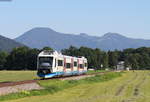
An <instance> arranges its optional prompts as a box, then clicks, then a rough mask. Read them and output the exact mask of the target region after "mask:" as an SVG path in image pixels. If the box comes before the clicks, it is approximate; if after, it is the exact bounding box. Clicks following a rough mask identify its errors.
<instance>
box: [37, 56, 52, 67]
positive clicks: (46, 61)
mask: <svg viewBox="0 0 150 102" xmlns="http://www.w3.org/2000/svg"><path fill="white" fill-rule="evenodd" d="M52 63H53V57H40V58H39V67H40V68H49V67H52Z"/></svg>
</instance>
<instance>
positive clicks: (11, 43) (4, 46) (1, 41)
mask: <svg viewBox="0 0 150 102" xmlns="http://www.w3.org/2000/svg"><path fill="white" fill-rule="evenodd" d="M21 46H25V45H23V44H20V43H18V42H16V41H15V40H12V39H9V38H6V37H4V36H1V35H0V51H8V52H9V51H11V50H12V49H13V48H15V47H21Z"/></svg>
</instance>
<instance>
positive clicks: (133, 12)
mask: <svg viewBox="0 0 150 102" xmlns="http://www.w3.org/2000/svg"><path fill="white" fill-rule="evenodd" d="M149 5H150V0H12V1H11V2H8V1H7V2H4V0H0V35H3V36H6V37H9V38H16V37H18V36H20V35H21V34H23V33H24V32H26V31H28V30H30V29H32V28H34V27H49V28H51V29H54V30H55V31H57V32H62V33H69V34H80V33H87V34H89V35H92V36H102V35H104V34H105V33H107V32H113V33H120V34H122V35H125V36H127V37H132V38H143V39H150V6H149Z"/></svg>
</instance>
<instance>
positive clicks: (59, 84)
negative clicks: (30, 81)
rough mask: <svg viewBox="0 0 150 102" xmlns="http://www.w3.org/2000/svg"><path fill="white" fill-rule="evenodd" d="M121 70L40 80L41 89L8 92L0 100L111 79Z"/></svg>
mask: <svg viewBox="0 0 150 102" xmlns="http://www.w3.org/2000/svg"><path fill="white" fill-rule="evenodd" d="M121 75H122V72H109V73H107V74H104V75H96V76H94V77H88V78H85V79H81V80H65V81H61V80H42V81H39V82H38V83H39V84H40V85H41V86H42V87H44V89H42V90H32V91H22V92H20V93H14V94H9V95H6V96H0V101H4V100H10V99H18V98H23V97H27V96H40V95H47V94H53V93H56V92H58V91H61V90H64V89H67V88H71V87H74V86H77V85H81V84H92V83H97V82H104V81H108V80H112V79H114V78H117V77H120V76H121Z"/></svg>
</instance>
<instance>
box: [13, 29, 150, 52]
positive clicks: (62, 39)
mask: <svg viewBox="0 0 150 102" xmlns="http://www.w3.org/2000/svg"><path fill="white" fill-rule="evenodd" d="M15 40H16V41H18V42H20V43H23V44H25V45H27V46H29V47H31V48H43V47H44V46H49V47H52V48H54V49H56V50H61V49H64V48H68V47H69V46H70V45H73V46H76V47H80V46H87V47H90V48H100V49H102V50H106V51H107V50H115V49H118V50H122V49H125V48H138V47H142V46H146V47H150V40H144V39H132V38H128V37H125V36H122V35H120V34H117V33H106V34H104V35H103V36H101V37H97V36H89V35H88V34H84V33H81V34H79V35H75V34H64V33H60V32H56V31H54V30H52V29H50V28H34V29H31V30H29V31H27V32H25V33H24V34H22V35H21V36H19V37H17V38H16V39H15Z"/></svg>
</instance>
